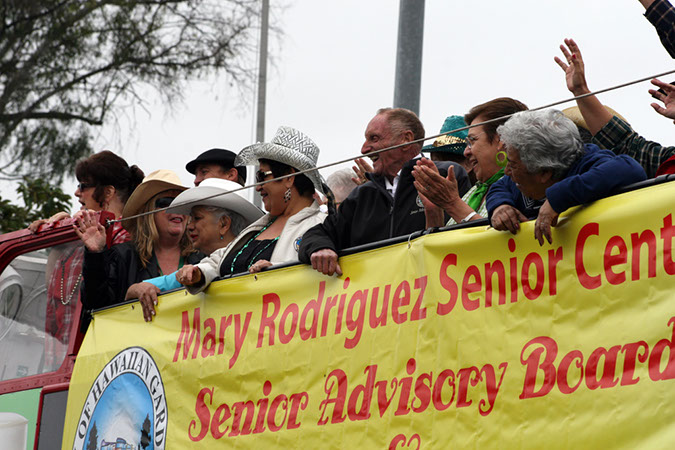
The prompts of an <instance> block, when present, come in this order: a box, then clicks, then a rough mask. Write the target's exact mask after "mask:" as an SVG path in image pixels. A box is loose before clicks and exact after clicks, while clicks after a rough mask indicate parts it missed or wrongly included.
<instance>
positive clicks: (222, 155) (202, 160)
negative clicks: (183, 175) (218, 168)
mask: <svg viewBox="0 0 675 450" xmlns="http://www.w3.org/2000/svg"><path fill="white" fill-rule="evenodd" d="M236 157H237V154H236V153H234V152H231V151H230V150H225V149H222V148H212V149H211V150H207V151H205V152H204V153H202V154H201V155H199V156H197V158H195V159H193V160H192V161H190V162H189V163H187V164H186V165H185V170H187V171H188V172H190V173H191V174H193V175H194V174H195V172H197V165H199V164H214V163H215V164H220V165H222V166H224V167H225V168H230V167H234V168H235V169H237V172H238V173H239V178H241V179H242V180H244V183H246V166H235V165H234V158H236Z"/></svg>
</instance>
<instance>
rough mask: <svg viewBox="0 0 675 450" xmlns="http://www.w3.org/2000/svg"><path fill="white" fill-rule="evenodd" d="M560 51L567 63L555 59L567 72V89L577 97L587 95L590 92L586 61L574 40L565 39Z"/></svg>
mask: <svg viewBox="0 0 675 450" xmlns="http://www.w3.org/2000/svg"><path fill="white" fill-rule="evenodd" d="M560 50H561V51H562V53H563V56H564V57H565V60H566V61H567V62H565V61H563V60H562V59H560V58H558V57H557V56H556V57H555V58H553V59H554V60H555V62H556V63H557V64H558V65H559V66H560V68H561V69H562V70H564V71H565V81H566V82H567V89H569V91H570V92H571V93H572V94H574V95H575V96H577V95H582V94H587V93H588V92H590V90H589V89H588V85H587V84H586V72H585V67H584V60H583V58H582V57H581V51H580V50H579V46H578V45H577V43H576V42H574V40H573V39H565V45H561V46H560Z"/></svg>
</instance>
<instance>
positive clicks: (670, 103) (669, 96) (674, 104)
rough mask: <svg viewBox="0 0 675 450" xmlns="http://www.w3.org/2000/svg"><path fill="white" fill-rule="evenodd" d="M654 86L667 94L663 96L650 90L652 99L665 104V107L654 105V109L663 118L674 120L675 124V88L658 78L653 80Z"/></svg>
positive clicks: (654, 90)
mask: <svg viewBox="0 0 675 450" xmlns="http://www.w3.org/2000/svg"><path fill="white" fill-rule="evenodd" d="M652 84H653V85H654V86H657V87H659V88H661V89H663V91H664V92H665V94H662V93H661V92H659V91H657V90H656V89H650V90H649V93H650V94H651V95H652V97H654V98H655V99H657V100H660V101H661V102H663V106H661V105H659V104H658V103H652V104H651V105H652V108H654V110H655V111H656V112H657V113H659V114H661V115H662V116H664V117H667V118H669V119H673V123H675V86H673V85H672V84H668V83H664V82H663V81H661V80H658V79H656V78H654V79H653V80H652Z"/></svg>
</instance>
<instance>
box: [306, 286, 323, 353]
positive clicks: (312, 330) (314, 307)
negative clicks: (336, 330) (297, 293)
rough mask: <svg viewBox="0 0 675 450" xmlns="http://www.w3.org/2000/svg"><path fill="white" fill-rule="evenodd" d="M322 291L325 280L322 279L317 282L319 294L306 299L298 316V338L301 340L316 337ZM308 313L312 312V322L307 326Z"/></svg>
mask: <svg viewBox="0 0 675 450" xmlns="http://www.w3.org/2000/svg"><path fill="white" fill-rule="evenodd" d="M324 292H326V282H325V281H322V282H321V283H319V295H317V297H316V299H312V300H310V301H308V302H307V305H306V306H305V307H304V309H303V310H302V315H301V316H300V338H301V339H302V340H303V341H306V340H308V339H314V338H316V333H317V329H318V327H319V315H320V313H321V304H322V303H323V295H324ZM310 313H311V314H312V322H311V325H310V326H309V327H308V326H307V317H308V316H309V314H310Z"/></svg>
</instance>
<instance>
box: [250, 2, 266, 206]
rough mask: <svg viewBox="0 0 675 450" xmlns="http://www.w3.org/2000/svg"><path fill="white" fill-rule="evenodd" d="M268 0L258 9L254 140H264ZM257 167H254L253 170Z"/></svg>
mask: <svg viewBox="0 0 675 450" xmlns="http://www.w3.org/2000/svg"><path fill="white" fill-rule="evenodd" d="M269 9H270V1H269V0H262V10H261V11H260V55H259V56H260V59H259V61H258V107H257V108H256V110H257V111H256V113H257V118H256V129H255V140H256V142H264V141H265V102H266V97H267V29H268V28H269ZM257 169H258V168H257V167H255V168H254V171H255V170H257ZM253 204H254V205H256V206H258V207H261V206H262V200H261V198H260V196H259V195H256V194H254V195H253Z"/></svg>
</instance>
